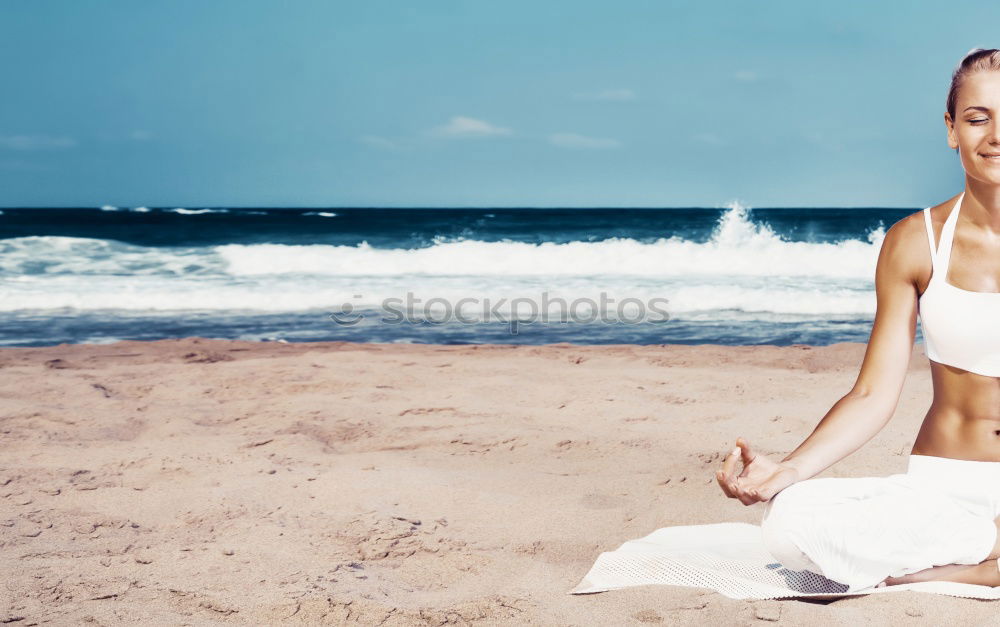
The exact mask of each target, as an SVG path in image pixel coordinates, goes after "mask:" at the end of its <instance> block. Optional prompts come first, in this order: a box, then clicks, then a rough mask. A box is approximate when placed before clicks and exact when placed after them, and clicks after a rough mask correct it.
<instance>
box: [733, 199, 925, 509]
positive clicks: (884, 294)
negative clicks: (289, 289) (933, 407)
mask: <svg viewBox="0 0 1000 627" xmlns="http://www.w3.org/2000/svg"><path fill="white" fill-rule="evenodd" d="M918 229H919V231H918ZM929 257H930V254H929V251H928V248H927V237H926V235H925V234H924V226H923V220H922V216H921V215H920V214H919V213H917V214H914V215H913V216H910V217H908V218H904V219H903V220H900V221H899V222H897V223H896V224H894V225H893V226H892V228H890V229H889V232H888V233H886V236H885V239H884V240H883V241H882V249H881V250H880V251H879V257H878V263H877V266H876V269H875V293H876V300H877V306H876V311H875V322H874V324H873V325H872V332H871V336H870V337H869V339H868V348H867V349H866V351H865V358H864V361H863V362H862V364H861V372H860V373H859V374H858V378H857V381H855V383H854V387H853V388H852V389H851V391H850V392H848V393H847V394H846V395H845V396H844V397H843V398H841V399H840V400H839V401H837V402H836V403H835V404H834V405H833V407H832V408H830V411H828V412H827V413H826V415H825V416H823V419H822V420H820V422H819V424H818V425H817V426H816V428H815V429H813V432H812V433H811V434H810V435H809V437H807V438H806V439H805V440H804V441H803V442H802V444H800V445H799V446H798V448H796V449H795V450H794V451H792V452H791V453H790V454H789V455H788V456H787V457H785V459H784V460H782V461H780V462H775V461H773V460H771V459H769V458H768V457H767V456H766V455H762V454H759V453H756V452H755V451H754V450H752V449H751V446H750V443H749V442H747V441H746V439H745V438H737V440H736V448H735V449H733V451H732V452H731V453H729V454H728V455H727V456H726V459H725V461H724V462H723V464H722V468H721V469H720V470H717V471H716V474H715V476H716V480H717V481H718V482H719V485H720V487H721V488H722V491H723V492H724V493H725V494H726V496H728V497H730V498H737V499H739V500H740V501H741V502H742V503H743V504H744V505H752V504H753V503H756V502H759V501H768V500H770V499H771V497H773V496H774V495H775V494H777V493H778V492H780V491H781V490H783V489H784V488H786V487H787V486H789V485H791V484H792V483H795V482H796V481H802V480H804V479H808V478H810V477H812V476H814V475H817V474H819V473H821V472H823V471H824V470H826V469H827V468H829V467H830V466H832V465H833V464H835V463H837V462H838V461H840V460H841V459H843V458H845V457H847V456H848V455H850V454H851V453H853V452H854V451H856V450H858V449H859V448H861V447H862V446H864V444H865V443H866V442H868V441H869V440H871V439H872V438H873V437H875V435H876V434H877V433H878V432H879V431H881V430H882V428H883V427H884V426H885V425H886V423H888V422H889V419H890V418H891V417H892V414H893V412H894V411H895V410H896V404H897V403H898V401H899V394H900V392H901V391H902V388H903V380H904V379H905V378H906V370H907V367H908V366H909V362H910V353H911V352H912V350H913V339H914V335H915V334H916V325H917V322H916V321H917V287H916V277H917V276H919V275H920V273H921V272H924V273H926V270H927V265H928V263H929V262H928V259H929ZM741 461H742V463H743V471H742V472H740V473H739V475H737V469H736V467H737V464H738V463H739V462H741Z"/></svg>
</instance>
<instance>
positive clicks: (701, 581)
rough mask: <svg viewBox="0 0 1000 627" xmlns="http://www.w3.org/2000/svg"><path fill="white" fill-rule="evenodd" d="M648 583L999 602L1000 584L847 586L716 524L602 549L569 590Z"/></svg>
mask: <svg viewBox="0 0 1000 627" xmlns="http://www.w3.org/2000/svg"><path fill="white" fill-rule="evenodd" d="M650 584H660V585H672V586H685V587H689V588H711V589H713V590H716V591H717V592H720V593H721V594H724V595H725V596H727V597H729V598H731V599H788V598H796V597H809V598H814V599H824V598H830V599H832V598H837V597H844V596H857V595H861V594H871V593H876V594H882V593H886V592H901V591H903V590H915V591H918V592H931V593H934V594H947V595H950V596H956V597H965V598H973V599H1000V587H996V588H991V587H989V586H977V585H973V584H964V583H955V582H950V581H926V582H921V583H910V584H902V585H898V586H886V587H884V588H866V589H864V590H858V591H855V592H846V590H847V589H848V587H847V586H845V585H843V584H839V583H837V582H835V581H831V580H829V579H827V578H826V577H823V576H822V575H817V574H815V573H813V572H810V571H792V570H788V569H787V568H785V567H783V566H782V565H781V564H778V563H777V562H775V561H774V559H773V558H772V557H771V555H770V554H769V553H768V552H767V550H766V549H765V548H764V543H763V540H762V536H761V530H760V527H759V526H757V525H750V524H747V523H717V524H711V525H693V526H678V527H664V528H662V529H657V530H656V531H654V532H653V533H651V534H649V535H648V536H646V537H644V538H639V539H638V540H630V541H628V542H626V543H625V544H623V545H621V546H620V547H618V549H617V550H616V551H609V552H605V553H601V555H600V556H599V557H598V558H597V561H596V562H595V563H594V565H593V567H592V568H591V569H590V572H588V573H587V575H586V576H585V577H584V578H583V580H582V581H581V582H580V584H579V585H578V586H577V587H576V588H574V589H573V590H571V591H570V592H569V594H588V593H592V592H606V591H608V590H617V589H619V588H628V587H630V586H645V585H650Z"/></svg>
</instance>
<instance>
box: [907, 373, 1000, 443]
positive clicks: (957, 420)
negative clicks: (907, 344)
mask: <svg viewBox="0 0 1000 627" xmlns="http://www.w3.org/2000/svg"><path fill="white" fill-rule="evenodd" d="M931 378H932V379H933V381H934V402H933V403H932V404H931V408H930V410H929V411H928V412H927V416H926V417H924V422H923V424H922V425H921V426H920V432H919V433H917V439H916V441H915V442H914V443H913V450H912V451H911V453H912V454H914V455H933V456H935V457H950V458H952V459H967V460H971V461H982V462H1000V377H986V376H983V375H979V374H975V373H972V372H965V371H963V370H960V369H958V368H952V367H951V366H946V365H944V364H939V363H936V362H933V361H932V362H931Z"/></svg>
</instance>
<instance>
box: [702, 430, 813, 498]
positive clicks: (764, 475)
mask: <svg viewBox="0 0 1000 627" xmlns="http://www.w3.org/2000/svg"><path fill="white" fill-rule="evenodd" d="M736 447H737V448H735V449H733V450H732V452H730V453H729V455H727V456H726V459H725V461H724V462H723V464H722V469H721V470H716V471H715V478H716V480H718V482H719V485H720V486H721V487H722V491H723V492H725V493H726V496H728V497H729V498H731V499H739V500H740V502H741V503H743V504H744V505H753V504H754V503H757V502H759V501H769V500H770V499H771V497H773V496H774V495H775V494H777V493H778V492H781V491H782V490H784V489H785V488H787V487H788V486H790V485H792V484H793V483H795V482H796V481H798V480H799V471H798V470H796V469H795V468H793V467H792V466H790V465H788V464H784V463H779V462H775V461H774V460H771V459H768V458H767V456H765V455H761V454H760V453H754V452H753V451H752V450H751V449H750V444H749V442H747V441H746V440H744V439H743V438H736ZM738 461H742V462H743V472H741V473H740V474H739V476H737V475H736V463H737V462H738Z"/></svg>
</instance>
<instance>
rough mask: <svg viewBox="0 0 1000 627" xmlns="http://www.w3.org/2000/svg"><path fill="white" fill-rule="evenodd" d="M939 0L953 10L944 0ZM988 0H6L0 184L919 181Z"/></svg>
mask: <svg viewBox="0 0 1000 627" xmlns="http://www.w3.org/2000/svg"><path fill="white" fill-rule="evenodd" d="M946 8H947V10H946ZM998 23H1000V4H998V3H996V2H954V3H949V4H948V5H947V7H946V6H945V5H943V4H941V3H931V2H903V1H898V2H874V3H873V2H838V3H824V4H822V5H819V4H815V3H805V2H801V1H799V2H792V1H784V0H782V1H769V2H714V3H710V2H666V1H658V2H638V1H627V0H625V1H619V2H592V1H582V0H573V1H569V0H559V1H544V0H533V1H530V2H528V1H521V0H505V1H504V2H485V1H475V0H468V1H450V2H445V1H434V0H428V1H427V2H412V1H410V2H404V1H395V0H394V1H390V0H385V1H378V0H373V1H371V2H360V1H359V2H353V1H347V0H330V1H325V2H318V1H317V2H310V1H305V0H298V1H295V2H261V1H248V0H239V1H236V0H233V1H228V2H226V1H221V0H220V1H215V2H203V1H183V0H172V1H170V2H166V1H159V0H143V1H141V2H135V1H120V2H119V1H111V0H103V1H97V0H66V1H62V2H58V1H54V0H48V1H46V0H32V1H28V0H4V1H3V2H2V3H0V71H2V76H3V81H4V89H3V97H2V98H0V206H7V207H13V206H100V205H104V204H111V205H118V206H137V205H147V206H179V207H197V206H227V205H228V206H316V207H347V206H390V207H404V206H441V207H448V206H494V207H500V206H533V207H534V206H538V207H552V206H580V207H591V206H607V207H619V206H634V207H646V206H649V207H657V206H664V207H673V206H704V207H716V206H723V205H725V204H726V203H729V202H731V201H734V200H738V201H740V202H742V203H744V204H746V205H748V206H751V207H783V206H799V207H801V206H844V207H853V206H882V207H922V206H927V205H930V204H936V203H938V202H941V201H942V200H944V199H945V198H947V197H949V196H951V195H953V194H955V193H957V192H958V191H959V190H960V189H961V186H962V184H963V172H962V169H961V166H960V164H959V162H958V157H957V156H956V155H955V153H954V152H953V151H951V150H949V149H948V147H947V144H946V142H945V130H944V123H943V120H942V117H943V113H944V101H945V96H946V92H947V88H948V82H949V80H950V73H951V71H952V69H953V67H954V65H955V63H956V62H957V61H958V60H959V59H960V58H961V57H962V56H963V55H964V54H965V53H966V52H967V51H968V50H969V49H970V48H973V47H995V46H998V44H1000V35H997V26H996V25H997V24H998Z"/></svg>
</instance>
